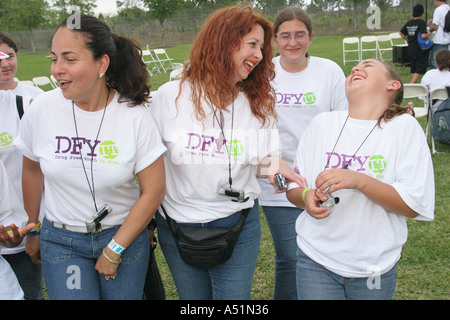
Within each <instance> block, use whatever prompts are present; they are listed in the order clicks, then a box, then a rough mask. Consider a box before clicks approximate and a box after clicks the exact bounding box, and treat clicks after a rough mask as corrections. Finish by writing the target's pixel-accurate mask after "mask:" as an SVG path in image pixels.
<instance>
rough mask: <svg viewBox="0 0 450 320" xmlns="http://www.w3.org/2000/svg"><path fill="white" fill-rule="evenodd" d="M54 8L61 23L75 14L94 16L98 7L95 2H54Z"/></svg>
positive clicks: (78, 0) (65, 0) (54, 0)
mask: <svg viewBox="0 0 450 320" xmlns="http://www.w3.org/2000/svg"><path fill="white" fill-rule="evenodd" d="M52 7H53V8H54V9H55V11H56V12H57V15H58V21H59V22H61V21H62V20H64V19H66V18H68V17H69V16H71V15H72V14H74V13H79V14H87V15H93V14H94V8H96V7H97V5H96V4H95V0H53V3H52Z"/></svg>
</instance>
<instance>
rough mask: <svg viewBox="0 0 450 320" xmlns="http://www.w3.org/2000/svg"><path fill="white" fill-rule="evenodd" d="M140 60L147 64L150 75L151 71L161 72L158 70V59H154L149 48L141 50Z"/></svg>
mask: <svg viewBox="0 0 450 320" xmlns="http://www.w3.org/2000/svg"><path fill="white" fill-rule="evenodd" d="M142 60H143V61H144V63H145V64H146V65H147V69H148V70H149V71H150V75H152V72H157V73H161V70H159V67H158V61H157V60H156V59H155V57H154V56H153V54H152V52H151V51H150V50H142Z"/></svg>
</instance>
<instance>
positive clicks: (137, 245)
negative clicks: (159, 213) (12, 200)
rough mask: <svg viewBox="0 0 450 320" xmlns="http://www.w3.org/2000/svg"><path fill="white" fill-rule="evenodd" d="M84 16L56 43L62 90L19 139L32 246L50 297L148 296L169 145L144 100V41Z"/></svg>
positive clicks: (42, 99)
mask: <svg viewBox="0 0 450 320" xmlns="http://www.w3.org/2000/svg"><path fill="white" fill-rule="evenodd" d="M76 18H79V20H77V22H78V21H79V22H80V23H79V24H78V23H77V25H76V26H75V27H73V26H71V25H70V24H68V23H67V21H64V22H63V23H62V24H61V25H60V27H59V28H58V30H57V31H56V33H55V35H54V37H53V41H52V54H51V55H52V66H51V73H52V75H53V76H54V77H55V78H56V79H57V81H58V83H59V88H57V89H55V90H52V91H49V92H46V93H43V94H42V95H41V96H39V97H38V98H36V99H35V100H34V101H33V104H32V107H30V111H29V112H27V114H26V115H25V116H24V118H23V120H22V124H21V128H20V133H19V136H18V138H17V146H18V147H19V148H20V149H21V150H22V151H23V154H24V160H23V163H24V164H23V185H24V187H23V189H24V190H23V191H24V203H25V209H26V211H27V213H28V216H29V221H30V222H33V223H36V224H37V225H38V226H39V225H40V226H41V227H40V228H39V227H38V228H36V229H34V230H33V232H31V236H30V237H28V240H27V252H28V254H29V255H30V256H31V258H32V260H33V262H35V263H37V264H41V261H42V267H43V272H44V278H45V284H46V288H47V291H48V295H49V298H50V299H70V300H72V299H141V297H142V290H143V285H144V280H145V275H146V271H147V265H148V257H149V239H148V233H147V230H146V226H147V225H148V224H149V222H150V220H151V219H152V217H153V213H154V212H155V211H156V208H157V207H158V205H159V203H160V202H161V200H162V198H163V196H164V190H165V174H164V163H163V160H162V154H163V153H164V152H165V147H164V145H163V144H162V142H161V137H160V135H159V133H158V130H157V128H156V126H155V124H154V122H153V120H152V118H151V116H150V113H149V111H148V109H147V108H146V107H144V106H143V104H144V103H145V102H146V101H147V100H148V97H149V91H150V89H149V86H148V83H147V81H148V76H149V74H148V71H147V69H146V66H145V64H144V63H143V62H142V57H141V51H140V48H139V44H138V43H137V42H135V41H134V40H131V39H127V38H124V37H120V36H118V35H115V34H113V33H111V31H110V29H109V27H108V26H107V25H106V24H105V23H103V22H102V21H100V20H98V19H96V18H94V17H90V16H83V15H82V16H77V17H76ZM136 177H137V180H136ZM136 181H138V183H136ZM44 186H45V192H43V190H44ZM41 198H42V199H43V205H42V206H41V203H40V202H41ZM40 207H41V208H42V209H43V210H41V212H40ZM39 218H42V219H43V220H42V223H41V222H40V221H39ZM40 231H42V232H40ZM40 248H42V251H40ZM41 253H42V254H41ZM40 254H41V255H40Z"/></svg>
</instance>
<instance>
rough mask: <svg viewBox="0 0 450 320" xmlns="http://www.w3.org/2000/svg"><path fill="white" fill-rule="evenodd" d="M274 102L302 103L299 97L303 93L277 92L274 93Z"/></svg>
mask: <svg viewBox="0 0 450 320" xmlns="http://www.w3.org/2000/svg"><path fill="white" fill-rule="evenodd" d="M275 96H276V103H278V104H302V102H301V98H302V96H303V93H299V94H296V93H279V92H277V93H276V94H275Z"/></svg>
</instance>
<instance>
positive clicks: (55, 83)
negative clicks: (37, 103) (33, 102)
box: [50, 74, 59, 88]
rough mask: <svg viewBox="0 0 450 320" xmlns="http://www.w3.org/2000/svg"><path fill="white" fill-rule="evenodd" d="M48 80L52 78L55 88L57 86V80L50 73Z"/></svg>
mask: <svg viewBox="0 0 450 320" xmlns="http://www.w3.org/2000/svg"><path fill="white" fill-rule="evenodd" d="M50 80H52V82H53V84H54V85H55V87H56V88H57V87H59V84H58V80H56V79H55V77H54V76H53V75H52V74H51V75H50Z"/></svg>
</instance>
